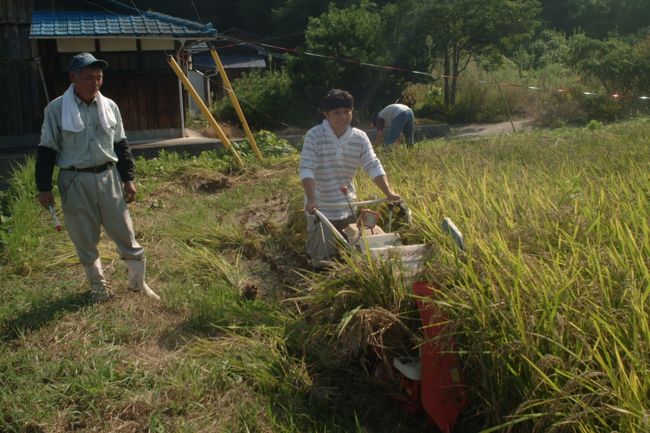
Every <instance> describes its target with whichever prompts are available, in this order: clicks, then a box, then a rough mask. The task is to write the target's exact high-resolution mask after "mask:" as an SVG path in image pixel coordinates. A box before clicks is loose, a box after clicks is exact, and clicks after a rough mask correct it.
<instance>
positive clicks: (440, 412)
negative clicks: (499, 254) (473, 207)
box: [315, 196, 468, 433]
mask: <svg viewBox="0 0 650 433" xmlns="http://www.w3.org/2000/svg"><path fill="white" fill-rule="evenodd" d="M346 197H347V196H346ZM384 202H386V200H385V199H380V200H370V201H362V202H356V203H350V202H348V203H342V204H338V205H336V206H350V207H351V208H353V209H356V208H361V207H362V206H369V205H374V204H378V203H384ZM393 206H395V205H393ZM397 206H398V207H399V212H401V213H402V214H403V216H405V219H406V222H407V223H410V219H411V213H410V210H409V209H408V207H406V205H404V204H403V203H399V204H397ZM389 209H390V207H389ZM315 214H316V216H317V217H318V218H319V221H320V222H321V223H322V225H323V226H325V227H327V228H328V229H329V230H331V231H332V232H333V233H334V234H335V236H336V237H337V239H338V240H339V241H340V242H341V243H342V244H343V245H344V246H346V247H347V248H349V249H352V250H358V251H360V252H362V253H370V255H371V257H373V258H375V259H377V260H382V259H390V258H395V257H399V259H401V261H402V268H403V269H404V272H405V277H407V278H408V277H414V276H415V274H417V272H419V270H420V268H421V265H422V262H423V260H424V255H425V253H426V252H427V250H428V249H429V246H428V245H427V244H417V245H402V242H401V238H400V236H399V233H392V232H390V229H391V225H392V224H391V223H392V210H389V223H388V232H384V231H383V230H382V229H381V228H380V227H379V226H378V225H377V224H376V223H377V221H378V218H379V214H378V213H377V212H373V211H371V210H369V209H362V210H361V211H360V212H359V215H358V219H357V221H358V222H357V224H350V226H348V227H347V228H346V229H345V230H344V233H345V234H346V237H347V238H346V237H344V236H342V235H341V234H340V233H339V232H338V231H337V230H336V229H335V228H334V226H333V225H332V224H331V223H330V221H329V220H328V219H327V217H326V216H325V215H323V214H322V213H321V212H320V211H319V210H316V212H315ZM442 227H443V229H444V230H445V231H446V232H447V233H449V234H450V235H451V236H452V237H453V238H454V241H455V242H456V245H457V246H458V248H459V249H460V250H464V249H465V242H464V239H463V235H462V234H461V232H460V231H459V230H458V228H457V227H456V225H455V224H454V223H453V221H451V219H449V218H444V220H443V222H442ZM439 290H440V287H437V286H436V285H435V284H434V283H431V282H427V281H416V282H414V283H413V292H414V294H415V295H416V297H417V301H416V302H417V306H418V310H419V313H420V320H421V321H422V332H423V333H424V337H425V338H424V343H423V344H422V345H421V346H420V357H419V358H418V359H412V358H394V359H393V362H392V365H393V368H394V369H395V371H396V372H397V373H398V375H399V380H400V387H401V390H402V393H401V394H399V395H398V396H397V399H398V400H399V401H400V403H401V404H402V406H403V407H404V408H405V409H406V410H407V411H408V412H409V413H413V414H417V413H421V412H424V413H425V415H426V417H427V419H428V420H429V422H431V423H432V424H434V425H436V426H437V427H438V429H440V431H441V432H442V433H451V431H452V428H453V426H454V424H455V422H456V420H457V419H458V416H459V415H460V413H461V412H462V410H463V409H464V408H465V407H466V406H467V403H468V397H467V388H466V386H465V384H464V382H463V378H462V374H461V367H460V362H459V361H458V358H457V357H456V355H455V354H454V352H455V343H454V342H453V340H449V339H440V338H438V336H439V335H440V334H441V332H442V331H443V330H444V328H445V326H446V324H447V322H448V320H447V318H446V317H445V316H444V314H443V313H442V312H441V311H440V310H439V309H438V308H436V306H435V305H434V303H433V302H428V301H427V299H432V298H434V297H435V293H436V291H439Z"/></svg>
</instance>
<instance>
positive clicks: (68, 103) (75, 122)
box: [61, 84, 117, 132]
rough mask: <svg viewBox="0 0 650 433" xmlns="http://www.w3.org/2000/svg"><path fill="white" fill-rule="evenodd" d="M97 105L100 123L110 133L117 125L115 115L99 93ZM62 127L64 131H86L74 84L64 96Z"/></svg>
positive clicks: (96, 99)
mask: <svg viewBox="0 0 650 433" xmlns="http://www.w3.org/2000/svg"><path fill="white" fill-rule="evenodd" d="M95 104H96V105H97V114H98V115H99V123H101V125H102V128H104V131H106V132H108V131H109V130H110V129H111V127H114V126H115V125H117V119H115V114H114V113H113V111H112V110H111V109H110V108H109V107H108V101H107V100H106V98H105V97H104V96H103V95H102V94H101V93H97V98H95ZM61 125H62V128H63V130H64V131H71V132H80V131H82V130H83V129H84V126H85V125H84V122H83V120H81V113H80V112H79V107H78V106H77V101H76V100H75V95H74V84H70V87H68V90H66V91H65V93H64V94H63V107H62V109H61Z"/></svg>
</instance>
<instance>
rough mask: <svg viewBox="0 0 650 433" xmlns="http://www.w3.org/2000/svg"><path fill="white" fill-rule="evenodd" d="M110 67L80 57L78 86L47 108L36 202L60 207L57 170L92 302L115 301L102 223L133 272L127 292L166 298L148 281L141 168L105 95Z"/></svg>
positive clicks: (74, 72)
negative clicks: (138, 216) (139, 229)
mask: <svg viewBox="0 0 650 433" xmlns="http://www.w3.org/2000/svg"><path fill="white" fill-rule="evenodd" d="M107 67H108V63H106V62H105V61H104V60H100V59H97V58H95V56H93V55H92V54H90V53H80V54H77V55H75V56H74V57H73V58H72V61H71V62H70V67H69V77H70V81H71V82H72V84H71V85H70V87H69V88H68V90H67V91H66V92H65V93H64V94H63V95H62V96H59V97H58V98H56V99H54V100H53V101H52V102H50V103H49V104H48V105H47V107H45V120H44V122H43V127H42V129H41V140H40V143H39V145H38V149H37V156H36V187H37V188H38V191H39V194H38V201H39V202H40V204H41V206H43V207H44V208H45V209H50V208H52V207H53V206H54V194H53V193H52V174H53V172H54V166H55V165H57V166H58V167H59V168H60V170H59V178H58V186H59V192H60V194H61V207H62V209H63V215H64V218H65V226H66V228H67V230H68V233H69V235H70V238H71V239H72V242H73V243H74V246H75V248H76V250H77V256H78V257H79V261H80V262H81V264H82V266H83V268H84V270H85V272H86V276H87V277H88V280H89V281H90V296H91V300H92V301H104V300H107V299H108V298H109V293H108V290H107V284H106V279H105V278H104V272H103V270H102V265H101V261H100V258H99V250H98V248H97V246H98V244H99V236H100V230H101V227H102V226H103V227H104V230H105V232H106V233H107V234H108V236H109V237H110V238H111V239H112V240H113V242H114V243H115V245H116V246H117V250H118V252H119V254H120V257H121V258H122V260H123V262H124V264H125V265H126V267H127V269H128V287H129V289H131V290H135V291H144V292H145V293H146V294H147V295H150V296H152V297H154V298H156V299H160V298H158V296H157V295H156V294H155V293H154V292H153V291H152V290H151V289H150V288H149V286H148V285H147V284H146V283H145V281H144V275H145V267H146V261H145V258H144V249H143V248H142V247H141V246H140V244H138V242H137V241H136V240H135V234H134V232H133V224H132V222H131V216H130V215H129V209H128V207H127V202H128V203H131V202H133V201H134V200H135V194H136V188H135V183H134V182H133V179H134V176H135V163H134V160H133V156H132V155H131V149H130V148H129V145H128V143H127V141H126V136H125V134H124V128H123V126H122V117H121V115H120V110H119V108H118V107H117V104H115V102H113V101H112V100H110V99H108V98H106V97H105V96H103V95H102V94H101V93H100V92H99V89H100V88H101V86H102V82H103V69H104V68H107Z"/></svg>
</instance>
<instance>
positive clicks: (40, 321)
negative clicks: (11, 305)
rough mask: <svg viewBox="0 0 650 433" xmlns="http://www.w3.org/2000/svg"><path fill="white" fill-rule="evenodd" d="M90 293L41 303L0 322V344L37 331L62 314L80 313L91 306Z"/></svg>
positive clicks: (76, 294)
mask: <svg viewBox="0 0 650 433" xmlns="http://www.w3.org/2000/svg"><path fill="white" fill-rule="evenodd" d="M91 304H92V301H91V299H90V297H89V296H88V293H75V294H71V295H67V296H64V297H61V298H58V299H55V300H53V301H50V302H47V301H44V302H41V303H39V304H36V305H34V306H32V308H31V309H29V310H28V311H24V312H23V313H21V314H19V315H18V316H17V317H16V318H14V319H11V320H7V321H5V322H0V342H9V341H11V340H14V339H16V338H18V337H19V336H20V335H22V334H23V333H26V332H31V331H36V330H38V329H40V328H42V327H43V326H45V325H47V324H48V323H50V322H51V321H53V320H55V319H56V318H57V317H58V316H59V315H60V314H62V313H70V312H74V311H78V310H80V309H81V308H83V307H85V306H88V305H91Z"/></svg>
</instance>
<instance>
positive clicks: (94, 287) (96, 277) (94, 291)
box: [84, 258, 109, 302]
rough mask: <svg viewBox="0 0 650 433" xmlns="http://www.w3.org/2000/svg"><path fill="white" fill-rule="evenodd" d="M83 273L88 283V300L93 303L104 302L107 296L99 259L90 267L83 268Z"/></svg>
mask: <svg viewBox="0 0 650 433" xmlns="http://www.w3.org/2000/svg"><path fill="white" fill-rule="evenodd" d="M84 271H86V277H87V278H88V280H89V281H90V299H91V300H92V301H93V302H103V301H106V300H107V299H108V298H109V294H108V289H107V288H106V278H104V271H103V270H102V262H101V261H100V259H99V258H97V260H95V261H94V262H93V263H92V264H91V265H90V266H84Z"/></svg>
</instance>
